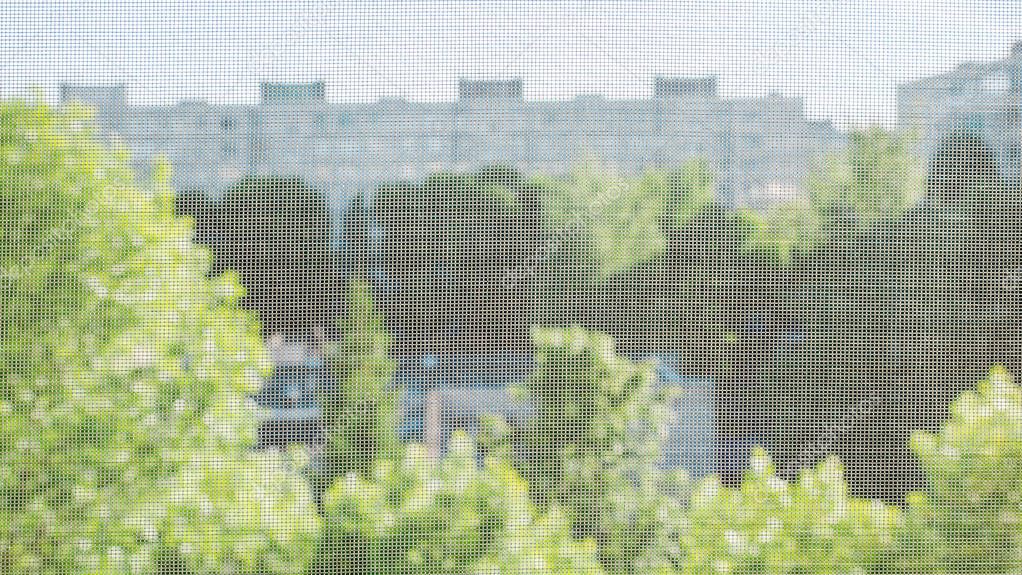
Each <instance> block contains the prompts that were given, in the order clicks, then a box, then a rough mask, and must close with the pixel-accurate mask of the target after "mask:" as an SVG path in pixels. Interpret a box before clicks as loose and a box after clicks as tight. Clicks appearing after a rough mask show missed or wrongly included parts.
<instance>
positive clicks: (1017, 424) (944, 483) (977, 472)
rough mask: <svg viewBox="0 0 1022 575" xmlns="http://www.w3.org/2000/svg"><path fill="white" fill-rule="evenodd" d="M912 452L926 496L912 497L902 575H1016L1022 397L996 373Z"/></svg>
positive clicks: (1021, 509)
mask: <svg viewBox="0 0 1022 575" xmlns="http://www.w3.org/2000/svg"><path fill="white" fill-rule="evenodd" d="M950 415H951V417H950V419H948V420H947V422H945V424H944V426H943V427H942V428H941V429H940V431H939V432H938V433H927V432H923V431H918V432H916V433H914V434H913V436H912V451H914V452H915V454H916V456H917V457H918V458H919V460H920V461H921V462H922V466H923V469H924V470H925V472H926V489H925V490H924V491H922V492H916V493H912V494H910V495H909V497H908V502H909V507H908V512H907V519H906V522H907V527H906V529H904V530H903V534H902V537H901V544H902V547H901V549H899V551H900V553H899V554H898V556H899V558H900V559H901V562H900V564H898V567H899V570H902V571H912V572H917V573H924V572H925V573H965V572H969V573H1010V572H1017V571H1018V570H1019V569H1020V568H1022V390H1020V389H1019V386H1018V385H1017V384H1016V383H1015V382H1014V380H1013V379H1012V377H1011V376H1010V375H1009V374H1008V372H1007V371H1005V370H1004V369H1003V368H995V369H993V370H992V371H991V372H990V375H989V377H987V378H986V379H985V380H983V381H982V382H980V384H979V386H978V388H977V389H975V390H969V391H967V392H965V393H963V394H962V395H961V396H960V397H959V398H958V399H957V400H956V401H955V402H954V404H953V405H952V406H951V413H950Z"/></svg>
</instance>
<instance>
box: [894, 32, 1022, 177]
mask: <svg viewBox="0 0 1022 575" xmlns="http://www.w3.org/2000/svg"><path fill="white" fill-rule="evenodd" d="M1020 108H1022V41H1019V42H1016V43H1015V45H1014V46H1013V47H1012V49H1011V52H1010V54H1009V55H1008V57H1007V58H1005V59H1003V60H997V61H994V62H965V63H963V64H961V65H959V66H958V67H957V68H955V69H954V70H952V71H950V72H947V73H945V74H940V75H937V76H929V77H926V78H921V79H919V80H915V81H913V82H909V83H907V84H902V85H901V86H899V87H898V118H899V122H900V124H901V128H902V129H903V130H905V131H908V132H909V133H912V134H914V135H915V136H916V137H917V138H919V142H918V144H919V150H920V154H921V155H922V157H923V158H924V159H925V160H926V161H929V160H931V159H932V158H933V154H934V153H935V152H936V150H937V148H938V146H940V143H941V141H942V140H944V139H945V138H947V137H948V136H950V135H952V134H955V133H961V132H965V131H967V132H970V133H972V134H973V135H976V136H979V137H980V138H982V139H983V141H984V142H985V143H986V145H987V146H988V147H989V148H990V150H991V151H992V152H993V153H994V155H995V157H996V158H997V164H998V168H999V170H1000V173H1001V176H1002V177H1003V178H1004V179H1005V181H1007V182H1009V183H1014V184H1015V185H1018V184H1019V182H1020V180H1022V170H1020V168H1022V118H1020Z"/></svg>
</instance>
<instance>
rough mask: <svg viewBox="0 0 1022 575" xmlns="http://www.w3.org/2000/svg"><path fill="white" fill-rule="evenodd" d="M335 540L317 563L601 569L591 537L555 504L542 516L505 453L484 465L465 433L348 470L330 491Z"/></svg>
mask: <svg viewBox="0 0 1022 575" xmlns="http://www.w3.org/2000/svg"><path fill="white" fill-rule="evenodd" d="M324 507H325V514H326V518H327V536H326V540H327V541H330V542H331V544H330V545H324V546H322V547H321V548H320V555H319V556H318V559H317V564H316V568H315V569H314V572H316V573H324V574H325V573H330V574H341V575H343V574H347V573H360V574H361V573H379V574H422V575H427V574H432V573H474V574H480V575H482V574H495V573H563V574H572V573H578V574H586V575H598V574H599V573H601V572H602V571H601V569H600V566H599V563H598V562H597V561H596V558H595V555H596V551H595V548H594V546H593V543H592V542H591V541H589V542H576V541H574V540H572V539H571V533H570V528H569V526H568V525H567V523H566V521H565V520H564V519H563V518H562V517H560V516H559V515H558V514H557V512H556V511H553V512H550V513H547V514H544V515H542V516H537V514H536V512H535V510H534V508H533V506H532V504H531V503H530V501H529V499H528V490H527V486H526V483H525V481H523V480H522V478H521V477H520V476H519V475H518V474H517V473H516V472H515V470H514V469H513V468H512V467H511V466H510V465H509V464H508V463H507V462H505V461H503V460H501V459H499V458H496V457H487V458H486V459H485V461H484V462H483V464H482V466H479V465H478V463H477V461H476V450H475V446H474V445H473V444H472V442H471V440H470V439H469V438H468V436H467V435H465V434H463V433H460V432H459V433H455V434H454V435H453V436H452V438H451V443H450V447H449V449H448V454H447V455H446V457H445V458H444V459H443V460H442V461H440V462H435V461H433V460H431V459H430V458H429V456H428V455H427V454H426V451H425V449H424V448H423V447H422V446H421V445H415V444H413V445H410V446H408V448H407V449H406V451H405V455H404V458H403V459H401V460H390V459H384V460H381V461H379V462H377V465H376V466H375V468H374V470H373V472H372V474H371V475H370V476H369V477H365V478H364V477H361V476H358V475H354V474H352V475H349V476H347V477H346V478H343V479H339V480H338V481H337V482H336V483H334V485H333V487H331V488H330V490H329V491H327V493H326V496H325V498H324Z"/></svg>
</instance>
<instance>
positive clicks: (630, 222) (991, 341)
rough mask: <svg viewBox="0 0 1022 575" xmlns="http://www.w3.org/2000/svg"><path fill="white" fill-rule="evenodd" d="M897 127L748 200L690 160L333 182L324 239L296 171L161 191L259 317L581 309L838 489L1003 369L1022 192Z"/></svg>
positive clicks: (462, 330) (897, 464)
mask: <svg viewBox="0 0 1022 575" xmlns="http://www.w3.org/2000/svg"><path fill="white" fill-rule="evenodd" d="M911 147H912V143H911V142H910V141H908V140H906V139H905V138H902V137H900V136H896V135H892V134H890V133H887V132H884V131H881V130H870V131H866V132H861V133H857V134H853V135H852V136H851V138H850V144H849V147H848V149H847V150H846V151H845V152H843V153H842V154H840V155H838V156H835V157H833V158H830V159H829V160H828V161H827V162H826V163H824V164H822V165H820V166H819V167H818V169H817V170H815V171H814V172H813V174H812V175H811V176H810V177H809V178H808V180H807V181H806V183H805V193H804V194H803V196H801V197H799V198H797V199H794V200H792V201H789V202H786V203H784V204H781V205H779V206H777V207H775V208H772V209H771V210H769V211H767V212H765V213H759V212H752V211H749V210H744V209H732V208H728V207H725V206H721V205H719V204H718V203H717V202H716V201H715V194H714V183H713V178H712V175H711V174H710V172H709V170H708V169H707V168H706V166H705V164H703V163H702V162H690V163H687V164H685V165H683V166H680V167H679V168H678V169H675V170H665V171H651V172H649V173H647V174H645V175H643V176H641V177H636V178H625V177H619V176H616V175H614V174H612V173H610V172H609V171H607V170H603V169H601V168H600V166H598V165H588V166H582V167H580V168H579V169H578V170H577V171H576V172H575V173H573V174H571V175H570V176H568V177H564V178H537V177H529V176H527V175H523V174H520V173H518V172H516V171H515V170H512V169H506V168H498V167H494V168H487V169H483V170H480V171H478V172H473V173H468V174H448V173H443V174H437V175H434V176H431V177H429V178H427V179H426V180H425V181H424V182H421V183H396V184H392V185H386V186H382V187H381V188H380V189H378V190H376V191H375V193H374V194H372V195H371V196H369V197H364V198H363V197H359V198H355V199H354V200H353V202H352V204H351V206H350V208H349V209H348V211H347V213H346V214H345V216H344V218H343V221H342V222H341V223H340V226H341V228H340V229H341V242H340V245H341V246H342V248H341V249H336V250H335V249H332V247H331V246H332V245H334V243H335V242H331V231H330V230H331V222H330V212H329V210H328V209H327V206H326V203H325V201H324V200H323V198H322V197H321V196H320V195H318V194H317V193H316V192H315V191H314V190H312V189H311V188H309V187H308V186H307V185H305V184H303V183H302V182H300V181H298V180H294V179H281V178H265V179H246V180H243V181H242V182H240V183H239V184H238V185H236V186H235V187H233V188H232V189H231V190H229V191H228V192H227V193H226V194H225V195H224V196H223V197H222V198H221V199H220V200H218V201H210V200H207V199H205V196H204V195H203V194H199V193H192V194H183V195H181V196H179V198H178V211H179V212H180V213H184V214H189V215H192V216H194V217H195V220H196V234H197V239H198V240H199V241H200V242H202V243H205V244H207V245H208V246H210V247H211V249H212V251H213V254H214V262H215V263H214V272H215V273H219V271H221V270H223V269H235V270H237V271H238V273H239V274H240V276H241V280H242V283H243V284H244V285H245V286H246V287H247V289H248V296H247V297H246V300H245V303H246V305H248V306H249V307H250V308H252V309H255V310H257V311H258V312H259V313H260V315H261V318H262V320H263V325H264V329H265V330H267V331H282V332H285V333H287V334H288V335H290V336H291V337H296V338H304V337H314V336H315V335H316V334H317V333H318V332H324V333H325V334H326V335H327V337H329V336H330V332H331V330H332V329H333V325H334V322H335V321H336V319H337V317H339V315H340V314H341V310H343V309H345V308H344V305H345V302H344V299H345V293H346V290H345V285H346V283H347V281H348V280H349V279H351V278H365V279H367V280H368V281H369V282H370V284H371V285H372V286H373V289H374V296H375V299H376V300H377V302H378V304H379V306H380V309H381V310H382V311H383V313H384V315H385V317H386V321H387V327H388V329H389V331H390V332H391V333H393V334H394V335H395V344H396V351H397V352H398V353H402V352H405V351H430V352H438V353H443V352H445V351H458V352H460V353H466V352H472V351H494V350H508V349H514V350H522V351H525V350H527V349H528V346H529V341H528V334H529V327H530V326H532V325H567V324H579V325H582V326H585V327H587V328H592V329H599V330H602V331H605V332H607V333H609V334H611V335H612V336H613V337H614V338H615V339H616V340H617V341H618V342H619V346H620V348H621V349H622V350H623V351H625V352H628V353H645V352H651V351H660V352H662V351H670V352H677V353H678V354H679V355H680V358H681V361H682V368H683V369H684V370H685V371H686V372H687V373H689V374H692V375H706V376H711V377H713V378H714V380H715V381H716V382H717V389H718V390H719V391H720V393H718V397H717V401H718V409H717V416H718V417H717V419H718V422H719V426H720V429H719V430H718V431H719V433H720V434H721V437H722V438H724V439H725V440H727V439H728V438H738V437H756V438H758V440H759V441H760V442H763V443H765V444H766V445H767V446H768V447H769V448H770V450H771V451H772V452H773V453H775V454H776V456H777V466H778V469H779V470H780V471H781V473H782V474H784V473H788V474H789V475H791V474H793V473H794V471H795V470H797V469H799V468H801V467H804V466H806V465H808V464H810V463H812V462H813V461H815V460H816V459H819V458H820V457H821V456H822V455H823V454H825V453H837V454H839V455H841V456H842V458H843V459H844V460H845V462H846V464H847V466H848V470H847V471H848V476H849V480H850V483H851V484H852V486H853V487H854V489H855V490H857V491H858V492H860V493H863V494H870V495H882V496H885V497H892V498H896V497H899V496H900V495H901V494H903V493H904V492H905V491H907V490H908V489H912V488H916V487H918V480H919V478H920V475H919V474H918V473H917V472H916V470H915V468H914V467H911V466H912V465H913V464H912V463H910V462H911V461H912V459H911V457H910V456H909V453H908V451H907V449H906V448H905V447H904V446H905V445H906V440H907V437H908V435H909V430H911V429H919V428H922V429H934V428H935V427H936V425H937V423H938V420H939V416H940V415H939V414H943V413H945V412H946V409H947V406H948V404H949V402H950V400H951V398H953V397H955V396H956V395H957V394H958V393H959V392H961V391H962V390H963V389H965V387H967V385H969V384H970V383H971V382H973V381H975V380H976V379H978V378H979V377H980V376H981V375H982V374H983V373H984V372H985V371H986V369H987V368H988V367H989V366H990V365H992V364H997V363H1001V364H1004V365H1006V366H1008V368H1009V369H1010V370H1013V371H1016V372H1018V371H1020V368H1022V365H1020V363H1022V358H1020V350H1022V346H1020V344H1022V341H1020V337H1019V330H1018V327H1017V318H1018V317H1019V315H1018V314H1019V312H1020V311H1022V310H1020V309H1019V307H1020V306H1019V284H1020V279H1022V247H1020V246H1022V219H1020V218H1022V193H1020V190H1019V189H1018V188H1017V184H1016V183H1012V184H1010V185H1009V184H1008V183H1006V182H1003V181H1002V180H1001V179H1000V177H999V176H998V171H997V167H996V163H995V158H994V156H993V154H992V153H991V152H990V150H988V149H987V147H986V146H985V145H984V144H983V142H982V141H981V140H980V139H979V138H977V137H974V136H972V135H970V134H968V133H960V134H955V135H954V136H952V137H950V138H948V139H947V140H946V141H945V142H944V144H943V145H942V146H941V147H940V149H939V150H938V151H937V152H936V154H935V155H934V157H933V159H932V160H931V162H930V164H929V165H928V166H921V165H918V163H917V162H916V161H914V159H913V158H914V156H913V151H912V149H911ZM725 479H728V478H725ZM731 479H734V478H731Z"/></svg>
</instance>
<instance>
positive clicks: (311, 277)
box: [177, 177, 342, 338]
mask: <svg viewBox="0 0 1022 575" xmlns="http://www.w3.org/2000/svg"><path fill="white" fill-rule="evenodd" d="M199 196H201V192H191V193H188V194H183V195H182V196H181V199H179V201H178V206H177V207H178V209H179V212H178V213H180V214H182V215H193V216H194V217H195V222H196V237H197V239H198V240H200V241H203V242H205V243H206V245H208V246H209V247H210V249H211V250H212V252H213V256H214V258H213V270H212V273H213V274H219V273H222V272H224V271H226V270H234V271H236V272H238V275H239V276H240V278H241V282H242V283H243V284H244V285H245V286H246V287H247V288H248V289H247V292H246V295H245V297H244V298H243V300H242V304H243V306H244V307H246V308H247V309H250V310H253V311H256V312H258V313H259V316H260V319H261V320H262V324H263V328H264V331H265V332H267V333H274V332H281V333H284V334H285V335H287V336H289V337H292V338H311V337H312V335H313V333H314V332H315V331H316V329H317V328H326V327H329V325H330V322H331V319H332V318H333V317H336V311H337V310H334V309H333V308H332V304H333V303H334V302H336V301H339V300H340V299H342V298H341V297H339V296H341V294H340V293H338V289H337V286H338V284H339V281H340V272H341V269H340V266H339V265H338V263H337V258H336V255H335V254H334V251H333V248H332V244H331V234H332V226H333V221H332V219H331V216H330V211H329V208H328V207H327V204H326V201H325V199H324V197H323V195H322V194H321V193H320V192H319V191H318V190H315V189H313V188H312V187H310V186H309V185H308V184H306V183H305V182H304V181H302V180H301V179H299V178H285V177H246V178H243V179H242V180H240V181H239V182H237V183H236V184H234V185H233V186H231V187H230V188H229V189H228V190H227V191H226V192H225V193H224V195H223V197H221V198H220V199H218V200H216V201H208V200H207V201H205V202H203V200H201V199H199Z"/></svg>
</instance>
